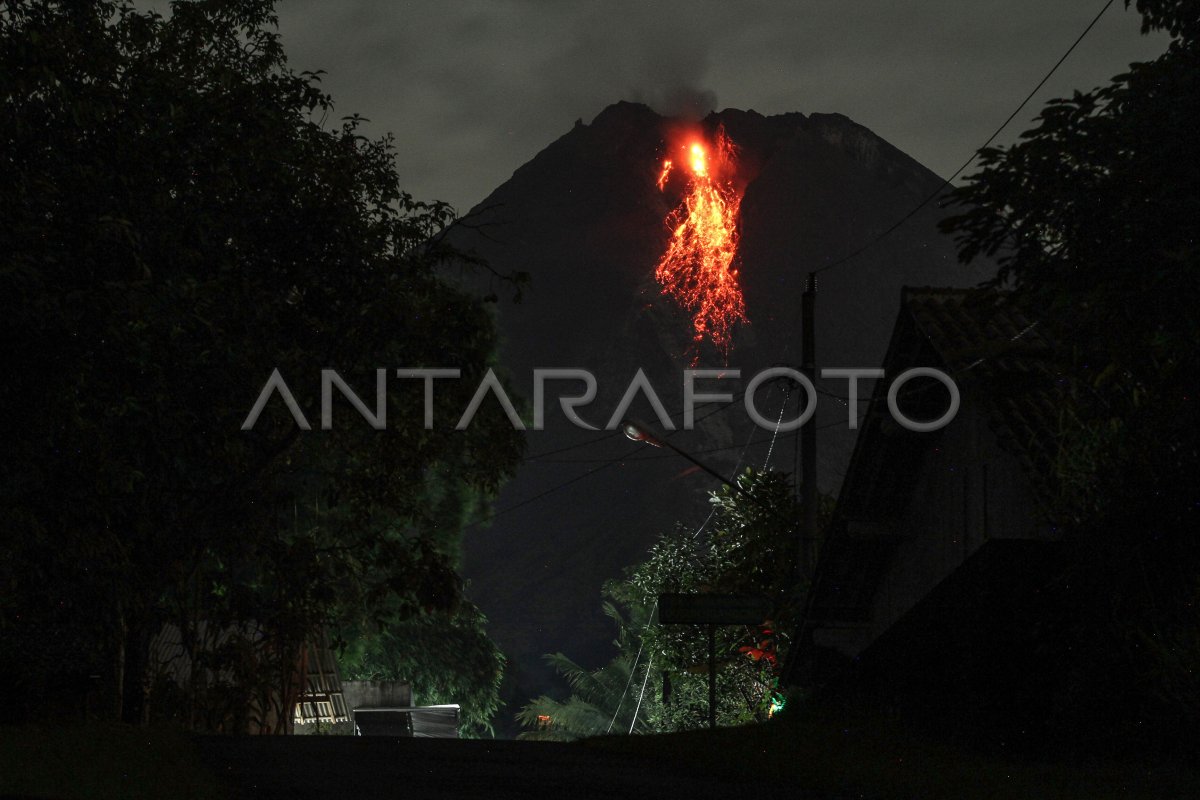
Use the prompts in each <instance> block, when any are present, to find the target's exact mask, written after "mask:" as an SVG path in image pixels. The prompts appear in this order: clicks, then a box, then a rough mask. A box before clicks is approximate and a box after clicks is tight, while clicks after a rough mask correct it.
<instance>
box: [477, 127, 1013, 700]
mask: <svg viewBox="0 0 1200 800" xmlns="http://www.w3.org/2000/svg"><path fill="white" fill-rule="evenodd" d="M718 126H723V127H724V129H725V131H726V133H727V134H728V136H729V137H730V139H731V140H732V141H733V143H734V144H735V146H736V147H737V148H738V171H737V177H736V180H737V182H738V185H739V186H744V197H743V200H742V204H741V218H740V234H741V240H740V282H741V286H742V289H743V292H744V298H745V304H746V312H747V316H748V318H749V324H748V325H744V326H741V327H740V328H739V329H738V330H737V331H736V332H735V334H734V339H733V347H732V350H731V351H730V353H729V354H728V362H727V363H726V362H725V361H724V360H723V358H722V357H721V355H720V354H718V353H717V352H716V351H714V350H712V348H704V349H701V350H700V351H699V352H698V353H697V351H696V350H695V349H693V348H692V341H691V320H690V318H689V317H688V316H687V315H686V314H685V313H683V312H682V311H681V310H680V309H679V308H678V307H677V306H676V305H675V304H674V302H673V301H672V300H670V299H668V298H665V297H663V296H662V295H661V294H660V292H659V287H658V285H657V283H656V282H655V279H654V267H655V264H656V262H657V260H658V258H659V256H660V255H661V254H662V252H663V249H664V247H665V245H666V243H667V240H668V237H669V235H670V231H669V230H668V228H667V226H666V224H665V220H666V218H667V216H668V214H669V212H670V211H671V209H672V208H673V207H674V206H675V204H676V203H677V202H678V200H679V196H678V193H674V194H672V193H671V192H670V191H668V192H663V191H659V189H658V187H657V186H656V179H657V177H658V174H659V169H660V166H661V163H662V159H663V157H664V154H665V153H666V152H667V150H668V149H669V148H670V147H672V146H673V145H674V143H675V142H676V141H677V139H678V135H679V131H680V130H681V129H682V128H684V127H685V123H683V122H681V121H679V120H670V119H665V118H663V117H660V116H659V115H658V114H656V113H654V112H653V111H652V110H650V109H649V108H647V107H645V106H641V105H637V104H631V103H618V104H616V105H613V106H610V107H609V108H607V109H605V110H604V111H603V112H602V113H601V114H600V115H599V116H597V117H596V119H595V120H593V121H592V123H591V124H588V125H585V124H583V123H576V125H575V127H574V129H573V130H571V131H570V132H568V133H567V134H565V135H564V136H562V137H561V138H559V139H558V140H557V141H555V142H554V143H552V144H551V145H550V146H549V147H547V148H546V149H545V150H543V151H542V152H541V153H539V154H538V155H537V156H536V157H534V158H533V159H532V160H531V161H530V162H529V163H527V164H525V165H524V166H522V167H521V168H520V169H518V170H517V171H516V172H515V173H514V174H513V176H512V178H511V179H510V180H508V181H506V182H505V183H504V184H503V185H501V186H500V187H498V188H497V189H496V190H495V191H494V192H493V193H492V194H491V195H490V196H489V197H488V198H487V199H485V200H484V201H483V202H482V203H480V204H479V206H477V207H476V209H475V210H474V211H473V212H472V215H471V223H472V227H471V228H469V229H464V230H462V231H460V232H459V234H458V239H457V244H458V245H459V246H461V247H464V248H467V249H469V250H473V251H475V252H476V253H478V254H479V255H482V256H484V257H485V258H486V259H488V261H489V262H490V263H491V265H492V266H494V267H495V268H496V269H498V270H510V269H518V270H525V271H528V272H530V273H531V274H532V277H533V282H532V286H531V287H530V289H529V290H528V291H527V292H526V293H525V297H524V299H523V301H522V302H521V303H519V304H514V303H512V302H510V301H509V299H508V298H506V297H504V296H503V292H501V295H502V296H501V301H500V307H499V325H500V329H501V332H502V335H503V339H504V346H503V350H502V357H501V360H502V363H503V365H504V366H505V368H506V369H507V370H508V371H509V372H510V375H511V377H512V380H513V383H514V385H515V386H516V387H517V388H518V390H519V391H520V392H522V393H523V394H524V396H525V397H526V398H532V396H533V389H532V370H533V369H534V368H555V367H579V368H587V369H590V370H592V371H593V372H594V373H595V374H596V376H597V378H598V381H599V395H598V397H597V399H596V401H595V402H594V403H593V404H592V405H590V406H586V407H584V408H582V409H581V414H582V416H583V417H584V418H585V419H586V420H588V421H590V422H593V423H594V424H596V425H598V426H599V425H603V423H604V422H605V421H607V419H608V416H609V414H610V413H611V412H612V410H613V408H614V407H615V406H616V404H617V400H618V399H619V398H620V396H621V395H622V393H623V392H624V391H625V389H626V387H627V385H628V383H629V381H630V379H631V377H632V376H633V374H634V373H635V372H636V370H637V369H639V368H642V369H644V370H645V372H646V374H647V376H648V377H649V378H650V379H651V382H652V383H653V386H654V388H655V389H656V390H657V391H658V392H659V394H660V395H661V398H662V401H663V403H664V405H665V406H666V407H667V409H668V410H669V411H672V412H677V411H679V410H680V409H681V408H682V370H683V369H686V368H687V367H689V366H691V365H692V362H693V359H696V363H695V366H696V367H722V366H728V367H730V368H740V369H741V370H742V374H743V376H744V377H746V378H748V377H749V376H750V375H752V374H753V373H754V372H756V371H757V370H759V369H761V368H764V367H767V366H771V365H775V364H780V363H783V364H791V365H795V364H798V362H799V360H800V339H799V330H800V327H799V303H800V295H801V292H802V290H803V286H804V279H805V276H806V274H807V272H808V271H810V270H814V269H818V268H820V267H821V266H823V265H825V264H829V263H831V262H832V261H834V260H836V259H838V258H840V257H842V256H844V255H846V254H848V253H850V252H852V251H854V250H856V249H858V248H859V247H860V246H861V245H862V244H864V243H866V242H867V241H869V240H870V239H871V238H872V237H874V236H876V235H877V234H879V233H880V232H881V231H883V230H885V229H887V228H888V227H889V226H891V225H892V224H893V223H894V222H895V221H896V220H898V219H899V218H900V217H902V216H904V215H905V214H906V213H908V212H909V211H910V210H911V209H912V208H913V207H915V206H916V205H917V204H918V203H920V202H921V201H922V200H924V199H925V198H926V197H928V196H929V195H930V194H931V193H932V192H934V191H936V190H937V189H938V187H939V186H940V184H941V180H940V179H939V178H938V177H937V176H935V175H934V174H933V173H931V172H929V171H928V170H927V169H925V168H924V167H922V166H921V165H920V164H918V163H917V162H915V161H913V160H912V159H911V158H909V157H908V156H906V155H904V154H903V153H901V152H900V151H899V150H897V149H896V148H894V147H892V146H891V145H889V144H888V143H887V142H885V141H883V140H882V139H880V138H879V137H877V136H875V135H874V134H873V133H871V132H870V131H869V130H867V129H866V128H863V127H862V126H860V125H857V124H856V123H854V122H853V121H851V120H849V119H847V118H846V117H844V116H841V115H838V114H811V115H803V114H798V113H793V114H784V115H779V116H773V117H764V116H762V115H759V114H756V113H755V112H753V111H738V110H732V109H731V110H726V111H723V112H720V113H719V114H712V115H710V116H709V117H708V118H706V119H705V120H703V121H701V122H700V123H698V125H696V126H693V127H697V128H698V129H700V130H702V131H704V132H705V133H706V134H707V135H708V136H710V137H711V136H712V135H713V134H714V132H715V131H716V129H717V128H718ZM940 215H941V213H940V212H939V210H938V209H937V207H936V204H930V206H927V207H926V208H924V209H923V210H922V211H920V212H919V213H917V214H916V215H915V216H914V217H913V218H912V219H911V220H909V221H908V222H907V223H906V224H905V225H904V226H903V227H901V228H900V229H899V230H897V231H896V232H895V233H893V234H891V235H890V236H888V237H887V238H886V239H885V240H884V241H883V242H881V243H880V244H879V245H876V246H874V247H872V248H870V249H869V250H868V251H866V252H865V253H864V254H862V256H860V257H858V258H856V259H854V260H853V261H851V262H849V263H848V264H846V265H844V266H842V267H839V268H838V269H835V270H832V271H830V272H829V273H826V274H825V275H823V276H821V278H820V280H819V283H818V294H817V314H816V329H817V335H816V341H817V359H818V360H817V363H818V366H819V367H877V366H878V365H879V364H880V362H881V360H882V357H883V354H884V349H885V347H886V344H887V340H888V336H889V334H890V332H891V328H892V324H893V322H894V320H895V315H896V312H897V309H898V302H899V297H900V287H901V286H903V285H939V286H940V285H959V286H966V285H973V284H975V283H978V282H979V281H980V280H982V279H984V278H986V277H990V275H989V274H987V273H985V272H982V271H981V270H980V269H978V268H976V269H972V270H968V269H966V268H964V267H961V266H960V265H958V264H957V262H956V259H955V251H954V247H953V243H952V242H951V241H949V240H948V239H946V238H945V237H943V236H941V235H940V234H939V233H938V232H937V231H936V227H935V225H936V221H937V219H938V218H939V217H940ZM742 385H743V384H739V383H738V382H734V381H729V382H721V383H720V384H717V383H714V382H711V381H710V382H707V383H704V384H702V386H701V388H702V390H704V391H726V392H738V391H740V389H741V387H742ZM818 386H819V387H821V388H822V389H825V390H827V391H829V392H830V393H832V394H835V395H842V396H844V395H845V394H846V385H845V381H844V380H843V381H818ZM869 388H870V387H869V385H865V384H864V385H863V386H862V387H861V396H862V397H868V396H869ZM559 390H563V391H565V392H568V393H575V392H576V391H577V390H578V385H577V384H566V383H563V384H555V383H551V384H549V389H548V391H547V398H548V402H547V411H546V415H547V426H546V430H544V431H530V432H529V434H528V437H529V454H530V456H531V458H530V459H529V460H528V461H527V463H526V464H525V465H524V466H523V467H522V469H521V471H520V473H519V474H518V475H517V477H516V478H515V479H514V480H513V481H512V482H511V483H510V484H509V485H508V486H507V487H506V488H505V490H504V492H503V494H502V496H501V498H500V500H499V502H498V503H497V506H496V507H497V509H498V511H499V512H500V513H499V515H498V516H497V518H496V519H495V520H494V522H493V523H492V524H491V526H490V527H488V528H486V529H483V530H477V531H472V532H471V533H469V535H468V536H467V539H466V542H465V550H466V555H465V561H464V571H465V573H466V575H467V576H468V577H469V578H470V579H471V581H472V594H473V596H474V598H475V599H476V600H477V601H478V602H479V604H480V605H481V607H482V608H483V609H484V611H485V613H486V614H487V615H488V616H489V618H490V620H491V630H492V632H493V635H494V636H495V637H496V639H497V640H498V642H499V643H500V645H501V647H502V648H504V649H505V651H506V653H508V655H509V656H510V658H511V659H513V661H514V663H515V666H516V667H517V669H518V673H519V677H518V687H517V689H516V694H517V697H518V699H523V698H524V697H528V696H529V695H530V694H532V693H537V692H540V691H542V690H543V689H544V688H545V683H546V681H548V680H550V676H549V675H548V674H547V671H546V670H545V669H544V667H543V666H542V665H541V662H540V655H541V654H542V653H544V652H552V651H557V650H562V651H565V652H567V653H570V654H571V655H572V656H573V657H576V658H577V659H578V660H580V661H581V662H582V663H584V664H594V663H598V662H599V661H601V660H602V659H603V658H605V657H606V655H607V653H608V641H609V639H611V637H612V631H611V630H610V629H609V628H608V627H607V623H606V620H605V619H604V618H603V616H602V615H601V613H600V610H599V592H600V588H601V584H602V583H603V581H604V580H606V579H609V578H613V577H617V576H618V575H619V574H620V571H621V569H622V567H623V566H625V565H627V564H629V563H632V562H633V561H636V560H637V559H638V557H639V556H640V554H641V553H642V552H643V551H644V549H645V548H646V546H647V545H648V544H649V543H650V542H651V541H653V538H654V536H655V535H656V534H657V533H658V532H661V531H663V530H665V529H666V528H668V527H670V526H671V525H673V524H674V523H675V522H676V521H681V522H683V523H685V524H690V525H699V524H700V523H701V522H702V521H703V520H704V518H705V516H706V514H707V504H706V502H705V492H707V491H708V490H710V489H712V488H714V481H713V479H712V478H711V477H710V476H707V475H705V474H704V473H703V472H700V471H698V470H696V469H695V468H693V467H691V465H689V464H688V463H687V462H686V461H684V460H682V459H680V458H678V457H677V456H673V455H672V454H671V453H669V452H668V451H664V450H655V449H652V448H648V447H645V446H641V447H639V446H638V445H636V444H633V443H631V442H629V441H627V440H626V439H624V438H623V437H622V436H621V435H620V433H619V432H616V433H610V434H607V435H605V434H603V433H596V432H586V431H580V430H577V429H575V428H573V427H572V426H570V425H568V424H567V423H566V422H565V420H564V419H563V415H562V413H561V411H559V410H558V408H557V403H556V402H555V400H554V397H555V396H556V393H557V392H558V391H559ZM796 394H797V393H796V392H795V391H792V392H790V394H789V395H788V396H787V398H786V399H787V404H788V409H787V413H786V416H787V417H789V418H790V417H792V416H794V414H795V407H796V400H797V398H796ZM757 398H758V406H759V408H760V410H761V413H762V414H763V415H764V416H766V417H768V418H772V419H774V418H776V417H777V416H778V415H779V414H780V413H781V410H782V405H783V403H784V401H785V393H784V391H783V389H782V388H781V387H778V386H767V387H763V389H762V390H761V391H760V392H759V393H758V396H757ZM715 409H716V407H715V406H706V407H700V408H699V409H698V411H697V415H696V416H697V419H698V420H699V422H698V423H697V426H696V429H695V430H693V431H679V432H678V433H677V434H675V435H674V436H673V438H672V439H671V441H672V443H673V444H675V445H677V446H679V447H680V448H682V449H684V450H686V451H688V452H690V453H693V454H697V455H698V456H699V457H701V458H702V459H703V460H705V461H706V462H707V463H710V464H711V465H712V466H713V467H714V468H716V469H717V470H718V471H720V472H723V473H725V474H732V473H733V472H734V471H735V469H737V468H742V467H745V466H747V465H748V466H753V467H755V468H761V467H763V466H764V464H765V463H766V462H767V454H768V452H770V453H771V461H770V466H771V467H773V468H776V469H782V470H786V471H791V470H792V466H793V458H794V455H795V445H794V443H795V437H794V436H792V435H781V436H780V437H779V439H778V441H776V442H774V445H773V446H772V442H771V439H772V436H771V431H768V430H762V429H760V428H757V427H755V426H754V425H753V424H752V423H751V422H750V421H749V419H748V417H747V415H746V413H745V411H744V410H743V408H742V405H741V403H734V404H733V405H732V406H730V407H728V408H726V409H724V410H720V411H714V410H715ZM710 412H714V413H711V414H710ZM706 415H707V416H706ZM634 416H636V417H638V418H640V419H643V420H646V421H648V422H650V423H652V424H654V416H653V414H652V413H651V411H650V410H649V408H648V407H647V406H646V405H645V404H642V405H641V406H640V407H637V408H636V414H635V415H634ZM846 416H847V411H846V408H845V406H844V403H841V402H839V401H838V400H836V399H831V398H830V397H828V396H823V397H822V398H821V400H820V401H819V402H818V410H817V416H816V424H817V425H818V426H820V433H819V439H820V441H819V445H818V475H819V481H820V485H821V487H822V489H823V490H824V491H829V492H835V491H836V490H837V488H838V486H839V485H840V481H841V476H842V473H843V471H844V470H845V467H846V464H847V462H848V460H849V455H850V451H851V449H852V447H853V441H854V439H853V435H854V432H853V431H850V430H849V429H848V426H847V424H846ZM680 419H681V417H679V416H677V417H676V422H679V421H680ZM654 427H656V428H657V427H658V426H657V425H656V424H655V425H654ZM747 442H749V443H750V444H749V445H748V446H747V444H746V443H747ZM565 448H569V449H565Z"/></svg>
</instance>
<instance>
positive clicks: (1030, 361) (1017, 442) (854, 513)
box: [812, 287, 1059, 620]
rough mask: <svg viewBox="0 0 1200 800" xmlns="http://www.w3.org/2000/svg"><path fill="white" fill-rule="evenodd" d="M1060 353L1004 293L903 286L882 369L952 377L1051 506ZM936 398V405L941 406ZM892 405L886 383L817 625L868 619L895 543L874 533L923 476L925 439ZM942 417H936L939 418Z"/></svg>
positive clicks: (866, 427)
mask: <svg viewBox="0 0 1200 800" xmlns="http://www.w3.org/2000/svg"><path fill="white" fill-rule="evenodd" d="M1054 355H1055V353H1054V347H1053V344H1052V343H1051V341H1050V339H1049V338H1048V336H1047V333H1046V331H1045V330H1043V327H1042V326H1041V325H1039V324H1038V323H1037V322H1036V321H1035V320H1032V319H1030V318H1029V317H1028V316H1027V315H1026V314H1025V313H1024V312H1023V311H1022V310H1021V309H1020V308H1019V307H1018V306H1016V305H1015V304H1014V303H1013V302H1011V296H1010V295H1009V294H1007V293H1004V292H998V291H994V290H986V289H951V288H934V287H905V288H904V289H903V290H902V293H901V303H900V313H899V315H898V317H897V320H896V325H895V327H894V329H893V333H892V339H891V342H890V344H889V345H888V351H887V355H886V357H885V359H884V364H883V366H884V370H885V372H886V374H887V375H888V376H889V377H895V376H896V375H898V374H899V373H900V372H902V371H904V370H905V369H908V368H909V367H914V366H934V367H939V368H941V369H943V370H944V371H946V372H947V373H948V374H950V376H951V377H952V378H953V379H954V381H955V383H956V384H957V385H958V387H959V390H960V393H961V395H962V401H963V403H964V404H967V403H972V404H976V405H977V406H978V407H979V408H980V409H981V410H982V412H983V414H984V416H985V418H986V419H987V421H988V424H989V426H990V427H991V429H992V430H993V432H994V433H995V435H996V438H997V441H998V443H999V444H1000V446H1001V447H1003V448H1004V449H1005V450H1007V451H1009V452H1010V453H1012V454H1013V455H1014V456H1015V457H1016V459H1017V460H1018V461H1019V463H1020V464H1021V467H1022V469H1023V470H1024V471H1025V473H1026V475H1028V476H1029V478H1030V486H1031V488H1032V489H1033V492H1034V495H1035V497H1037V498H1038V500H1039V502H1044V501H1045V500H1048V499H1049V498H1048V497H1046V496H1045V493H1046V492H1048V491H1049V488H1048V487H1049V486H1050V485H1051V484H1050V481H1049V480H1047V479H1048V477H1049V475H1050V474H1051V469H1052V466H1053V460H1054V456H1055V452H1056V433H1057V431H1058V430H1059V416H1058V413H1059V412H1058V410H1057V409H1058V407H1059V404H1057V403H1056V402H1055V400H1054V395H1055V386H1056V382H1057V381H1058V380H1059V377H1058V372H1057V370H1056V368H1055V366H1054ZM933 394H934V393H930V395H929V398H930V399H936V398H933V397H932V395H933ZM902 396H903V395H902ZM886 397H887V385H885V382H884V381H880V382H879V383H878V384H877V385H876V387H875V392H874V395H873V397H872V399H871V404H870V407H869V410H868V412H867V414H866V416H865V418H864V420H863V423H862V430H861V431H860V433H859V437H858V441H857V443H856V446H855V449H854V454H853V456H852V458H851V461H850V468H849V470H848V471H847V474H846V480H845V482H844V483H843V485H842V492H841V496H840V497H839V498H838V506H837V510H836V511H835V516H834V520H833V523H832V525H831V528H830V531H831V537H830V539H829V540H828V541H827V543H826V546H825V551H824V552H823V553H822V555H821V561H822V563H821V566H820V569H821V570H822V573H823V574H822V575H821V577H820V578H819V580H818V585H817V586H816V587H815V588H816V591H817V592H818V594H817V596H816V597H815V598H814V602H813V606H812V614H813V618H814V619H822V618H824V619H844V620H855V619H865V615H866V614H868V609H869V607H870V602H871V598H872V596H873V594H874V592H875V590H876V587H877V586H878V584H879V581H880V580H882V578H883V575H884V573H885V572H886V570H887V564H888V563H889V562H890V560H891V552H892V548H893V547H894V546H895V543H896V539H895V538H894V536H883V537H879V536H874V535H872V534H871V530H872V526H873V525H874V524H875V523H877V522H879V521H880V520H881V518H883V517H885V516H886V515H888V514H890V513H892V512H893V511H894V510H895V509H898V508H903V507H904V504H905V503H906V500H907V498H908V497H910V496H911V493H912V491H913V488H914V486H915V483H916V481H917V479H918V476H919V474H920V470H921V456H920V452H921V446H920V445H921V443H922V442H923V440H922V437H923V436H924V434H918V433H912V432H908V431H905V430H904V429H902V428H900V427H899V426H898V425H896V423H895V422H893V421H892V420H891V417H890V414H889V411H888V407H887V403H886ZM918 399H920V398H918ZM901 405H902V406H903V405H904V403H903V402H902V403H901ZM906 411H907V409H906ZM938 413H940V409H937V408H934V409H932V416H936V415H937V414H938ZM851 526H853V527H854V528H855V530H853V531H850V530H849V528H850V527H851Z"/></svg>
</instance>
